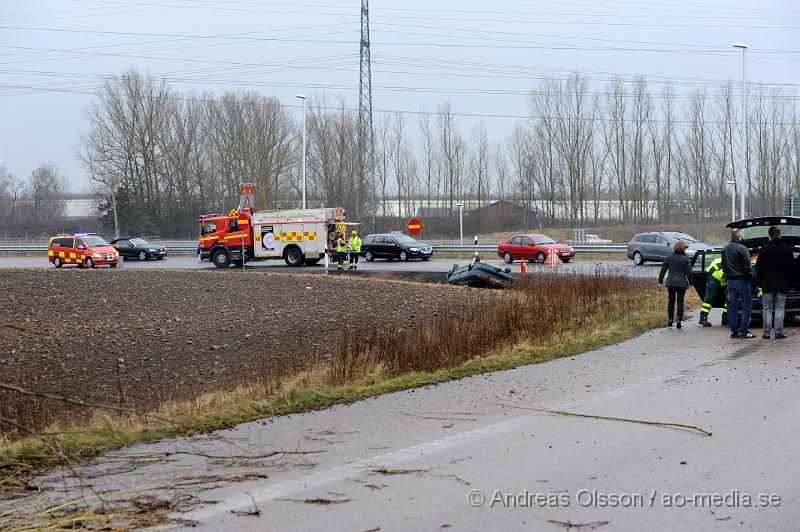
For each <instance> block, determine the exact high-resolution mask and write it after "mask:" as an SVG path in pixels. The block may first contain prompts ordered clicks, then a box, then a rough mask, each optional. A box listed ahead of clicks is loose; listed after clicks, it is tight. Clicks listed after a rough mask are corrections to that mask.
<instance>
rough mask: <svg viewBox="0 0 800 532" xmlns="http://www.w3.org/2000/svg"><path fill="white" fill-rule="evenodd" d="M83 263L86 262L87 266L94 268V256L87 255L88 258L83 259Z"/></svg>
mask: <svg viewBox="0 0 800 532" xmlns="http://www.w3.org/2000/svg"><path fill="white" fill-rule="evenodd" d="M83 264H84V265H85V266H86V267H87V268H94V261H93V260H92V257H86V260H85V261H83Z"/></svg>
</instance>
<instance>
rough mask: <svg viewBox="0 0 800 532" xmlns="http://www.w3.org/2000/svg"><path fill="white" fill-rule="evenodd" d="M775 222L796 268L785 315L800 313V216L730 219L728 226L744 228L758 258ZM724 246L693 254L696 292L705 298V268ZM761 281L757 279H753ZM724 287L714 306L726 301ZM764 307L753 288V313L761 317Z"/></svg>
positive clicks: (750, 247)
mask: <svg viewBox="0 0 800 532" xmlns="http://www.w3.org/2000/svg"><path fill="white" fill-rule="evenodd" d="M773 225H777V226H778V227H779V228H780V230H781V240H782V241H783V243H784V244H786V245H787V246H791V248H792V250H793V251H794V257H795V259H794V264H795V267H794V271H793V272H792V274H791V278H790V279H789V287H790V288H789V293H788V294H786V307H785V308H786V316H787V317H788V316H798V315H800V218H796V217H792V216H764V217H761V218H747V219H744V220H738V221H736V222H731V223H729V224H728V225H727V226H726V227H728V228H729V229H741V230H742V236H743V237H744V240H742V244H744V245H745V246H746V247H747V249H748V251H750V256H751V258H755V260H756V262H758V258H757V256H758V251H759V250H760V249H761V247H762V246H764V245H765V244H766V243H767V242H769V237H768V236H767V232H768V231H769V228H770V227H771V226H773ZM720 256H721V250H720V249H715V250H701V251H698V252H697V253H695V255H694V257H692V269H693V272H694V287H695V290H697V295H699V296H700V299H703V298H704V297H705V295H706V281H707V280H708V273H707V272H706V270H707V269H708V267H709V266H710V265H711V263H712V262H713V261H714V260H716V259H718V258H720ZM753 284H754V285H755V286H757V285H758V280H757V279H756V280H755V281H754V283H753ZM724 292H725V291H724V290H718V291H717V294H716V296H715V298H714V302H713V303H712V306H713V307H722V306H723V305H724V304H725V293H724ZM761 313H762V307H761V300H760V299H759V298H758V295H757V293H756V290H755V288H754V289H753V317H754V318H755V319H761Z"/></svg>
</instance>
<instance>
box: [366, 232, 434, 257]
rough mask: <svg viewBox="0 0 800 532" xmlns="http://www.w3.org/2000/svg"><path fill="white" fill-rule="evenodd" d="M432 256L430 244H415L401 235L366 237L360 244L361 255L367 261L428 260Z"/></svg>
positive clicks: (415, 242) (406, 236)
mask: <svg viewBox="0 0 800 532" xmlns="http://www.w3.org/2000/svg"><path fill="white" fill-rule="evenodd" d="M432 254H433V248H431V246H430V244H425V243H423V242H417V241H416V240H414V239H413V238H411V237H410V236H408V235H404V234H402V233H390V234H377V235H367V236H365V237H364V240H363V241H362V243H361V255H362V256H363V257H364V258H365V259H367V260H368V261H373V260H375V259H389V260H392V259H400V260H402V261H408V260H411V259H422V260H428V259H429V258H431V255H432Z"/></svg>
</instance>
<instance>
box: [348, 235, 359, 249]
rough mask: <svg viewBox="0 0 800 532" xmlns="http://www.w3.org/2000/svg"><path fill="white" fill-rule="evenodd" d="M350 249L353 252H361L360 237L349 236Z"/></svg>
mask: <svg viewBox="0 0 800 532" xmlns="http://www.w3.org/2000/svg"><path fill="white" fill-rule="evenodd" d="M350 250H351V251H353V252H354V253H361V239H360V238H359V237H357V236H354V237H351V238H350Z"/></svg>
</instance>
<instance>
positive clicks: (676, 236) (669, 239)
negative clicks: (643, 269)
mask: <svg viewBox="0 0 800 532" xmlns="http://www.w3.org/2000/svg"><path fill="white" fill-rule="evenodd" d="M678 240H683V241H684V242H686V243H687V244H688V245H689V248H688V249H687V250H686V254H687V255H688V256H689V258H691V257H693V256H694V254H695V253H697V252H698V251H700V250H704V251H709V250H712V249H714V247H713V246H711V245H709V244H704V243H703V242H700V241H698V240H697V239H696V238H695V237H693V236H691V235H687V234H686V233H682V232H680V231H647V232H646V233H638V234H637V235H635V236H634V237H633V238H632V239H631V241H630V242H628V258H629V259H633V263H634V264H637V265H642V264H644V263H645V262H647V261H651V262H663V261H664V259H665V258H667V255H669V254H670V253H672V248H673V246H674V245H675V242H677V241H678Z"/></svg>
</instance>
